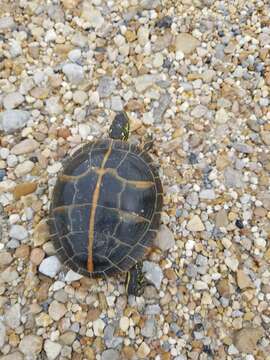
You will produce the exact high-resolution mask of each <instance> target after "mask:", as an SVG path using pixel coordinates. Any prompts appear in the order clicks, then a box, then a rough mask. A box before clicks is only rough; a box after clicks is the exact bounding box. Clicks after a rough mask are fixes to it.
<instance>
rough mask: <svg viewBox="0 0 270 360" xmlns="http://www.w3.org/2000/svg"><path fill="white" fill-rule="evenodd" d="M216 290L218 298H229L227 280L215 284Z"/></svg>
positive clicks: (229, 291) (229, 290) (229, 292)
mask: <svg viewBox="0 0 270 360" xmlns="http://www.w3.org/2000/svg"><path fill="white" fill-rule="evenodd" d="M217 290H218V292H219V294H220V296H222V297H224V298H229V297H230V295H231V289H230V284H229V280H228V279H221V280H219V282H218V283H217Z"/></svg>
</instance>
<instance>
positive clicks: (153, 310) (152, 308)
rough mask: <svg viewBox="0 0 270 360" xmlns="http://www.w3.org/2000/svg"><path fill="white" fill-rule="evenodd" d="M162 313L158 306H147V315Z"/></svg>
mask: <svg viewBox="0 0 270 360" xmlns="http://www.w3.org/2000/svg"><path fill="white" fill-rule="evenodd" d="M160 312H161V309H160V306H159V305H158V304H153V305H147V306H146V309H145V315H158V314H160Z"/></svg>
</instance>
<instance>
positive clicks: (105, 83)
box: [97, 76, 115, 98]
mask: <svg viewBox="0 0 270 360" xmlns="http://www.w3.org/2000/svg"><path fill="white" fill-rule="evenodd" d="M114 90H115V83H114V80H113V78H111V77H109V76H103V77H102V78H101V79H100V80H99V84H98V88H97V91H98V94H99V97H100V98H107V97H109V96H110V95H111V94H112V93H113V91H114Z"/></svg>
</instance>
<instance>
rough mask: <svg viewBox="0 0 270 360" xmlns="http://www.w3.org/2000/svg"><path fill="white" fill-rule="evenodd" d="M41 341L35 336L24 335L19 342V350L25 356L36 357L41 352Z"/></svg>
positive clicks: (39, 337)
mask: <svg viewBox="0 0 270 360" xmlns="http://www.w3.org/2000/svg"><path fill="white" fill-rule="evenodd" d="M42 344H43V339H42V337H41V336H37V335H26V336H24V338H23V339H22V340H21V342H20V345H19V350H20V351H21V352H22V353H23V354H24V355H26V356H33V355H37V354H39V353H40V352H41V350H42Z"/></svg>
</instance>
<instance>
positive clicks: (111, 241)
mask: <svg viewBox="0 0 270 360" xmlns="http://www.w3.org/2000/svg"><path fill="white" fill-rule="evenodd" d="M128 136H129V120H128V118H127V116H126V114H125V113H124V112H121V113H119V114H117V115H116V117H115V119H114V120H113V123H112V125H111V127H110V138H109V139H106V140H97V141H94V142H90V143H87V144H86V145H83V146H82V147H81V148H80V149H79V150H77V151H76V152H75V153H74V154H73V155H72V156H70V157H68V158H67V160H66V161H65V162H64V164H63V170H62V172H61V173H60V175H59V176H58V179H57V182H56V185H55V188H54V191H53V197H52V201H51V208H50V220H49V226H50V232H51V235H52V239H53V243H54V246H55V248H56V254H57V255H58V257H59V258H60V260H61V261H62V262H63V263H64V264H65V265H66V266H68V267H69V268H71V269H72V270H74V271H75V272H78V273H80V274H82V275H85V276H90V277H98V276H106V275H114V274H116V273H120V272H126V273H127V276H126V289H127V293H128V294H133V295H136V296H139V295H141V294H142V292H143V288H144V284H145V281H144V276H143V273H142V261H141V260H142V259H143V257H144V255H145V254H146V253H147V252H148V250H150V248H151V246H152V243H153V240H154V238H155V236H156V234H157V230H158V229H159V226H160V212H161V209H162V204H163V194H162V191H163V190H162V185H161V181H160V178H159V175H158V171H157V169H156V167H155V166H153V161H152V159H151V157H150V156H149V154H148V153H147V148H146V147H144V148H140V147H138V146H136V145H132V144H130V143H128V142H127V139H128Z"/></svg>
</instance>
